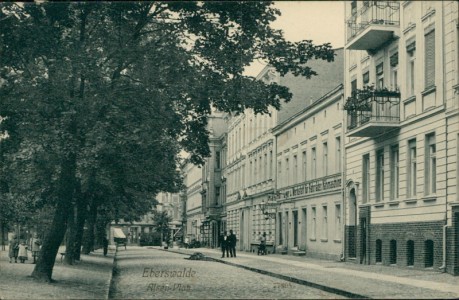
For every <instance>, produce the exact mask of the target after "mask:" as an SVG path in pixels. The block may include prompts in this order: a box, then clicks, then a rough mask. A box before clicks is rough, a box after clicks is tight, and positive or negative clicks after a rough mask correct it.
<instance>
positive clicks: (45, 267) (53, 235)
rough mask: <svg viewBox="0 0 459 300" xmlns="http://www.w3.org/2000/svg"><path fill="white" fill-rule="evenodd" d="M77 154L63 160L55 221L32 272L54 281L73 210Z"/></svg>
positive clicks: (37, 276)
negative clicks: (68, 221)
mask: <svg viewBox="0 0 459 300" xmlns="http://www.w3.org/2000/svg"><path fill="white" fill-rule="evenodd" d="M75 168H76V156H75V154H69V156H68V157H67V158H66V159H65V160H64V161H63V163H62V169H61V178H60V182H59V193H58V195H59V198H58V199H59V201H58V203H57V206H56V211H55V212H54V218H53V222H52V224H51V227H50V228H49V231H48V233H47V235H46V237H45V239H44V241H43V245H42V247H41V249H40V253H39V254H38V260H37V264H36V265H35V268H34V270H33V272H32V277H34V278H36V279H39V280H44V281H47V282H50V281H52V274H53V268H54V263H55V261H56V255H57V253H58V251H59V246H60V245H61V242H62V240H63V238H64V235H65V231H66V230H67V220H68V216H69V212H70V211H71V208H72V207H73V206H72V198H73V195H74V193H73V190H74V181H75Z"/></svg>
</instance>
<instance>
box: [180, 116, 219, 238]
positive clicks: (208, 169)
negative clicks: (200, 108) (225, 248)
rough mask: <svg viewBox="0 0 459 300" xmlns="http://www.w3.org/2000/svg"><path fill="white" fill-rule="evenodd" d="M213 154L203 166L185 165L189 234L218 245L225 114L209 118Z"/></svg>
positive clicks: (210, 145)
mask: <svg viewBox="0 0 459 300" xmlns="http://www.w3.org/2000/svg"><path fill="white" fill-rule="evenodd" d="M208 131H209V149H210V156H209V157H208V158H206V159H205V163H204V165H203V166H201V167H198V166H195V165H193V164H191V163H185V164H184V165H183V166H182V172H183V174H184V184H185V186H186V220H187V226H186V227H187V229H186V230H187V237H188V238H189V240H190V241H191V240H193V239H196V240H198V241H200V242H201V243H202V244H203V245H205V246H210V247H217V246H218V237H219V235H220V231H221V229H222V217H223V216H224V211H223V209H222V202H223V200H222V186H223V187H224V184H222V167H223V165H222V149H223V147H224V138H223V137H224V135H225V133H226V122H225V114H223V113H219V112H213V113H212V115H211V116H209V118H208Z"/></svg>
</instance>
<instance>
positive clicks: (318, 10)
mask: <svg viewBox="0 0 459 300" xmlns="http://www.w3.org/2000/svg"><path fill="white" fill-rule="evenodd" d="M275 7H276V8H278V9H279V10H280V11H281V13H282V15H281V16H280V17H278V18H277V20H276V21H275V22H274V23H273V24H272V27H273V28H276V29H282V30H283V31H284V35H285V38H286V39H287V40H289V41H292V42H296V41H300V40H312V41H313V43H314V44H323V43H331V45H332V46H333V48H340V47H343V46H344V2H343V1H276V2H275ZM263 67H264V66H263V65H262V64H260V63H255V64H254V65H253V66H252V67H250V68H249V69H248V70H247V74H248V75H252V76H256V75H257V74H258V73H259V72H260V71H261V69H262V68H263Z"/></svg>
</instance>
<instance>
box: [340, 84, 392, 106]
mask: <svg viewBox="0 0 459 300" xmlns="http://www.w3.org/2000/svg"><path fill="white" fill-rule="evenodd" d="M399 101H400V92H399V91H398V90H396V91H391V90H389V89H387V88H386V87H384V88H381V89H376V88H375V87H374V85H367V86H364V87H363V89H361V90H360V89H356V90H354V91H352V93H351V97H349V98H348V99H347V101H346V103H345V105H344V109H345V110H347V111H371V102H376V103H378V104H384V103H386V102H389V103H393V104H398V103H399Z"/></svg>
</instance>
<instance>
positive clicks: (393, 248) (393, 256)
mask: <svg viewBox="0 0 459 300" xmlns="http://www.w3.org/2000/svg"><path fill="white" fill-rule="evenodd" d="M389 263H390V264H391V265H394V264H396V263H397V241H396V240H391V241H390V250H389Z"/></svg>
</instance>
